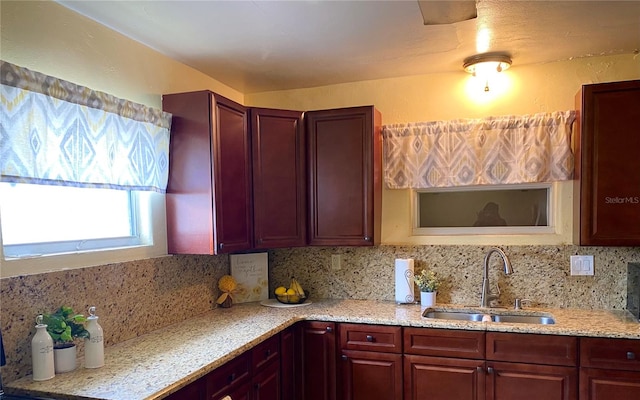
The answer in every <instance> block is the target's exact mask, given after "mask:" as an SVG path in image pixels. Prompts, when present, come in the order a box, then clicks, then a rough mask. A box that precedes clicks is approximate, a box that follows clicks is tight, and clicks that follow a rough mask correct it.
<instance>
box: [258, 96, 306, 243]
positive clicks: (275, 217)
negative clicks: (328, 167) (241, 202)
mask: <svg viewBox="0 0 640 400" xmlns="http://www.w3.org/2000/svg"><path fill="white" fill-rule="evenodd" d="M249 116H250V126H251V144H252V148H253V151H252V154H253V224H254V240H255V248H256V249H271V248H279V247H295V246H304V245H306V240H307V236H306V227H307V224H306V218H307V213H306V211H307V208H306V193H305V191H306V174H305V171H306V163H305V140H304V139H305V138H304V127H303V126H302V112H300V111H287V110H272V109H266V108H250V109H249Z"/></svg>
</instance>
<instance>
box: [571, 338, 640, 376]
mask: <svg viewBox="0 0 640 400" xmlns="http://www.w3.org/2000/svg"><path fill="white" fill-rule="evenodd" d="M580 366H582V367H593V368H610V369H623V370H628V371H640V340H634V339H608V338H581V339H580Z"/></svg>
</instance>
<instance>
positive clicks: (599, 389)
mask: <svg viewBox="0 0 640 400" xmlns="http://www.w3.org/2000/svg"><path fill="white" fill-rule="evenodd" d="M610 399H616V400H617V399H620V400H622V399H625V400H626V399H640V372H636V371H615V370H609V369H595V368H581V369H580V400H610Z"/></svg>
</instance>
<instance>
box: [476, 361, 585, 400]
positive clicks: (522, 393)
mask: <svg viewBox="0 0 640 400" xmlns="http://www.w3.org/2000/svg"><path fill="white" fill-rule="evenodd" d="M486 377H487V382H486V385H487V400H512V399H518V400H540V399H545V400H576V399H577V398H578V371H577V368H572V367H557V366H551V365H533V364H518V363H501V362H493V361H490V362H489V361H488V362H487V374H486Z"/></svg>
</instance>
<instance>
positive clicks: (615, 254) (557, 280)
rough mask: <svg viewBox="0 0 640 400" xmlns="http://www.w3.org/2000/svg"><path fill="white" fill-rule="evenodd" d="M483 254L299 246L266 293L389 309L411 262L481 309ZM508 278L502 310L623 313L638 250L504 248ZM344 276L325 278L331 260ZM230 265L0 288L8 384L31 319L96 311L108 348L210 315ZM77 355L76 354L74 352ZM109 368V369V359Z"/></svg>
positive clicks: (32, 280)
mask: <svg viewBox="0 0 640 400" xmlns="http://www.w3.org/2000/svg"><path fill="white" fill-rule="evenodd" d="M488 249H489V246H378V247H373V248H359V247H335V248H334V247H322V248H316V247H305V248H295V249H279V250H271V251H269V266H270V268H269V270H270V272H269V281H270V289H271V290H273V289H274V288H275V287H276V286H279V285H288V282H289V280H290V277H291V276H292V275H295V277H296V278H297V279H298V280H299V281H300V282H301V283H302V285H303V286H304V287H305V289H307V290H309V291H310V292H311V296H312V297H324V298H351V299H371V300H388V301H393V300H394V260H395V259H396V258H414V259H415V260H416V272H417V271H419V270H421V269H422V268H425V267H428V268H430V269H433V270H435V271H436V272H437V273H438V275H440V276H441V277H442V278H444V279H445V284H444V285H443V286H442V287H441V288H440V290H439V293H438V302H443V303H445V302H446V303H457V304H465V305H478V304H479V302H480V284H481V281H482V263H483V259H484V255H485V253H486V251H487V250H488ZM503 249H504V250H505V252H506V253H507V255H508V256H509V258H510V260H511V262H512V265H513V268H514V274H512V275H510V276H505V275H504V274H503V273H501V272H500V270H499V268H498V267H497V265H493V264H497V263H498V261H499V259H498V257H495V258H492V265H491V270H490V272H491V278H492V282H493V283H496V282H497V283H498V284H499V286H500V289H501V291H502V294H501V299H502V300H503V303H504V304H512V303H513V300H514V299H515V298H516V297H519V298H525V299H529V300H531V301H532V303H533V304H540V305H544V306H548V307H553V308H566V307H575V308H604V309H623V308H625V306H626V301H627V267H628V264H629V263H630V262H638V261H640V248H638V247H633V248H631V247H624V248H613V247H610V248H605V247H579V246H570V245H569V246H505V247H503ZM334 254H339V255H340V256H341V264H342V265H341V269H340V270H332V269H331V255H334ZM575 254H585V255H589V254H592V255H594V256H595V276H569V256H570V255H575ZM226 273H229V257H228V256H167V257H160V258H153V259H147V260H138V261H132V262H125V263H117V264H109V265H101V266H96V267H88V268H82V269H74V270H66V271H59V272H52V273H46V274H38V275H26V276H19V277H13V278H3V279H0V327H1V328H2V335H3V339H4V344H5V350H6V351H7V366H5V367H2V376H3V379H4V380H5V382H8V381H11V380H14V379H17V378H20V377H22V376H25V375H28V374H30V373H31V356H30V354H31V352H30V341H31V337H32V335H33V332H34V328H33V327H34V318H35V316H36V315H37V314H38V313H42V312H44V311H51V310H54V309H55V308H57V307H58V306H60V305H61V304H66V305H70V306H72V307H73V308H74V309H76V311H84V310H86V308H87V307H88V306H90V305H95V306H96V307H97V314H98V316H99V317H100V324H101V325H102V327H103V329H104V332H105V344H106V346H109V345H113V344H115V343H118V342H121V341H124V340H127V339H130V338H133V337H135V336H139V335H142V334H144V333H146V332H149V331H152V330H154V329H158V328H160V327H163V326H166V325H170V324H173V323H177V322H180V321H183V320H185V319H187V318H190V317H191V316H193V315H197V314H201V313H203V312H206V311H209V310H211V309H212V308H213V307H214V305H215V298H216V297H217V295H218V289H217V285H216V283H217V281H218V279H219V278H220V276H222V275H224V274H226ZM79 351H80V354H81V355H82V353H83V349H82V345H80V346H79ZM107 362H108V360H107Z"/></svg>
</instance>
